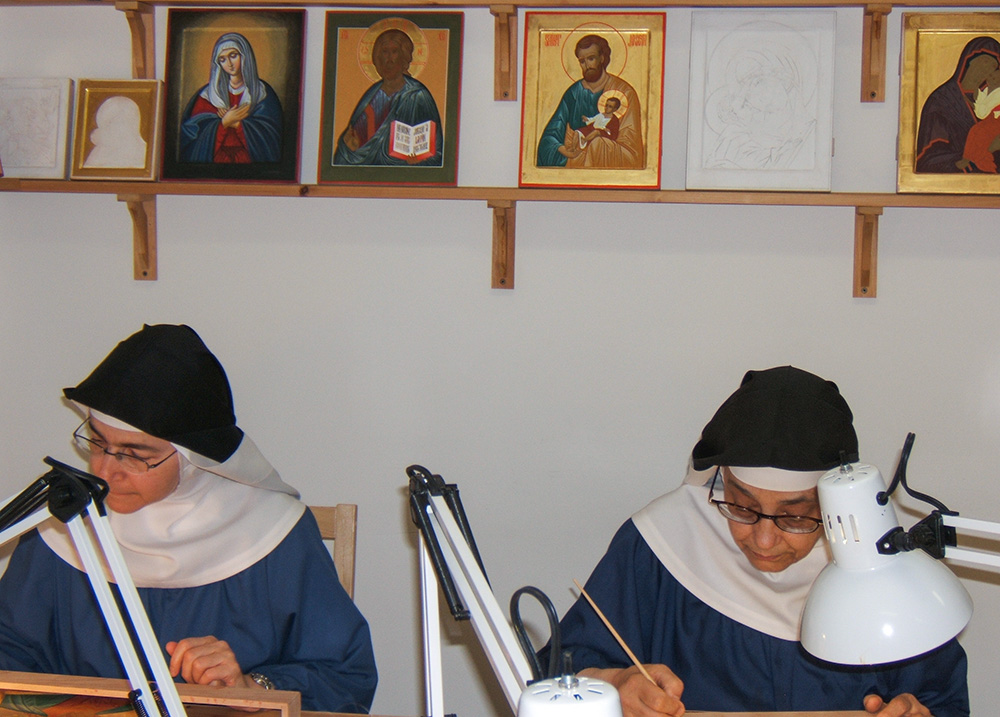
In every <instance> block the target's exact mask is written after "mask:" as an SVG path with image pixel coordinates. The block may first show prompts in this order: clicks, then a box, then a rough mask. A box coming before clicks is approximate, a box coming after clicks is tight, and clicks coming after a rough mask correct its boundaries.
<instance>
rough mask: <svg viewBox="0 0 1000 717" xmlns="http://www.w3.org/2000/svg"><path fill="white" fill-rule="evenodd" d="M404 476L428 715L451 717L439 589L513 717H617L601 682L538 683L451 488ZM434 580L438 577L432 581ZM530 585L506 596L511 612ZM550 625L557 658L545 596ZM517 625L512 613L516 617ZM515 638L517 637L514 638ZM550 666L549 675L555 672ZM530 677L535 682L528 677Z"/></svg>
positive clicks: (418, 474)
mask: <svg viewBox="0 0 1000 717" xmlns="http://www.w3.org/2000/svg"><path fill="white" fill-rule="evenodd" d="M406 474H407V476H408V477H409V491H410V517H411V519H412V520H413V522H414V524H415V525H416V526H417V528H418V531H419V534H420V535H419V543H420V546H419V553H420V578H421V598H422V599H421V603H422V607H423V626H424V679H425V688H426V698H427V712H428V715H429V717H452V716H446V715H445V712H444V696H443V692H444V690H443V674H442V669H441V625H440V618H439V613H438V590H439V588H440V591H441V592H442V593H443V594H444V596H445V598H446V599H447V601H448V606H449V608H450V610H451V613H452V617H454V618H455V619H456V620H468V619H470V618H471V620H472V626H473V629H474V630H475V632H476V636H477V637H478V638H479V642H480V644H481V645H482V647H483V651H484V652H485V653H486V657H487V658H488V659H489V661H490V665H491V666H492V668H493V672H494V673H495V674H496V676H497V679H498V680H499V682H500V686H501V687H502V688H503V691H504V695H505V696H506V697H507V702H508V703H509V705H510V707H511V709H512V710H513V711H515V714H517V715H518V717H622V709H621V701H620V700H619V697H618V691H617V690H616V689H615V688H614V687H613V686H612V685H610V684H608V683H607V682H604V681H603V680H597V679H591V678H587V677H578V676H574V675H572V674H568V672H569V671H568V670H567V671H566V672H567V673H566V674H562V675H561V676H558V677H549V678H545V679H539V678H540V677H542V675H541V674H540V666H539V665H538V664H537V660H536V658H535V654H534V650H532V649H531V645H530V641H528V640H527V636H526V635H525V634H524V632H523V629H519V634H518V635H515V631H514V628H513V627H512V626H511V624H510V623H509V622H508V621H507V619H506V618H505V617H504V615H503V613H502V612H501V610H500V606H499V605H498V604H497V601H496V597H495V596H494V595H493V591H492V589H491V588H490V585H489V582H488V580H487V579H486V573H485V570H484V569H483V563H482V558H481V557H480V555H479V550H478V548H477V547H476V542H475V539H474V538H473V536H472V529H471V527H470V526H469V522H468V520H467V518H466V515H465V510H464V508H463V507H462V502H461V498H460V497H459V494H458V487H457V486H456V485H454V484H446V483H445V482H444V480H443V479H442V478H441V476H439V475H434V474H432V473H431V472H430V471H428V470H427V469H426V468H424V467H423V466H418V465H413V466H410V467H409V468H407V469H406ZM435 576H436V578H437V580H436V581H435ZM523 592H528V593H529V594H533V595H535V596H536V597H539V595H541V593H540V591H538V590H537V588H532V587H530V586H528V587H525V588H521V589H520V590H518V591H517V592H516V593H515V594H514V596H513V597H512V598H511V613H512V614H514V615H516V611H517V599H518V597H519V596H520V595H521V594H522V593H523ZM545 603H547V610H548V612H549V623H550V627H551V628H552V641H551V648H552V653H553V655H557V654H558V653H559V647H558V646H559V644H560V643H559V639H558V627H559V626H558V619H557V618H556V617H555V610H554V609H553V608H551V603H550V602H549V601H548V598H545ZM516 617H517V620H516V622H517V623H518V625H519V627H520V620H519V615H516ZM519 637H520V639H519ZM554 669H555V668H554V661H552V663H550V668H549V671H550V672H551V671H552V670H554ZM533 678H535V679H534V680H533Z"/></svg>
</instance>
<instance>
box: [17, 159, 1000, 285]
mask: <svg viewBox="0 0 1000 717" xmlns="http://www.w3.org/2000/svg"><path fill="white" fill-rule="evenodd" d="M0 191H7V192H43V193H44V192H53V193H70V194H114V195H116V196H117V198H118V199H119V200H120V201H123V202H126V203H127V204H128V207H129V211H130V212H131V214H132V219H133V276H134V278H135V279H141V280H151V279H156V275H157V272H156V197H157V196H160V195H167V196H254V197H304V198H324V197H325V198H341V199H419V200H442V199H444V200H452V201H480V202H484V203H485V204H486V206H487V207H488V208H490V209H492V210H493V259H492V271H491V286H492V287H493V288H494V289H513V288H514V217H515V211H516V208H517V202H588V203H595V202H599V203H607V204H618V203H623V204H626V203H643V204H711V205H738V206H799V207H802V206H807V207H854V208H855V228H854V282H853V287H854V288H853V296H855V297H858V298H874V297H875V296H876V295H877V291H876V287H877V283H876V279H877V258H878V218H879V216H881V214H882V211H883V209H884V208H885V207H891V208H892V207H914V208H917V207H929V208H940V209H1000V196H996V195H968V194H891V193H878V192H746V191H722V190H720V191H709V190H683V189H580V188H575V189H556V188H524V189H522V188H513V187H402V186H399V187H396V186H364V185H327V184H290V183H282V184H268V183H246V184H241V183H235V182H172V181H168V182H114V181H96V180H64V179H18V178H0Z"/></svg>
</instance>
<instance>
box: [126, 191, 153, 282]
mask: <svg viewBox="0 0 1000 717" xmlns="http://www.w3.org/2000/svg"><path fill="white" fill-rule="evenodd" d="M118 201H119V202H125V203H126V204H127V205H128V211H129V214H131V215H132V278H133V279H138V280H143V281H155V280H156V195H154V194H119V195H118Z"/></svg>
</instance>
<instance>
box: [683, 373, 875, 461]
mask: <svg viewBox="0 0 1000 717" xmlns="http://www.w3.org/2000/svg"><path fill="white" fill-rule="evenodd" d="M853 419H854V416H853V414H852V413H851V409H850V407H849V406H848V405H847V401H845V400H844V398H843V397H842V396H841V395H840V391H839V390H838V389H837V384H835V383H834V382H833V381H827V380H825V379H822V378H820V377H819V376H816V375H814V374H811V373H809V372H807V371H803V370H801V369H798V368H795V367H794V366H780V367H777V368H771V369H767V370H764V371H748V372H747V373H746V375H745V376H744V377H743V382H742V384H740V387H739V388H738V389H737V390H736V392H735V393H733V395H732V396H730V397H729V398H727V399H726V401H725V403H723V404H722V406H720V407H719V410H718V411H716V413H715V416H713V417H712V420H711V421H709V422H708V425H707V426H705V429H704V430H703V431H702V434H701V440H700V441H698V443H697V444H696V445H695V447H694V451H693V452H692V458H693V466H694V468H695V469H696V470H705V469H707V468H710V467H712V466H746V467H770V468H783V469H785V470H791V471H818V470H827V469H829V468H834V467H836V466H838V465H840V463H841V460H842V458H843V460H845V461H847V462H855V461H857V460H858V436H857V434H856V433H855V432H854V425H853V423H852V421H853Z"/></svg>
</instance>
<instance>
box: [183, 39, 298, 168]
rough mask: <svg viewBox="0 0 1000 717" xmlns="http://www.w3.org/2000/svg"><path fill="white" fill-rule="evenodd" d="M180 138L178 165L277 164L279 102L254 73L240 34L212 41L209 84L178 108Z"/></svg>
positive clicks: (251, 55)
mask: <svg viewBox="0 0 1000 717" xmlns="http://www.w3.org/2000/svg"><path fill="white" fill-rule="evenodd" d="M180 135H181V137H180V140H181V141H180V159H181V161H183V162H216V163H223V164H248V163H251V162H278V161H280V159H281V137H282V112H281V102H280V101H279V100H278V95H277V93H276V92H275V91H274V88H273V87H271V86H270V85H269V84H268V83H267V82H265V81H264V80H262V79H261V78H260V76H259V75H258V74H257V59H256V57H255V56H254V52H253V47H251V46H250V42H249V41H248V40H247V39H246V38H245V37H244V36H243V35H240V34H239V33H236V32H228V33H226V34H224V35H222V36H221V37H220V38H219V39H218V40H217V41H216V43H215V48H214V49H213V50H212V61H211V71H210V79H209V82H208V84H207V85H205V86H204V87H202V88H201V89H200V90H198V92H197V93H196V94H195V95H194V97H192V98H191V101H190V102H188V105H187V107H186V108H185V109H184V113H183V115H182V117H181V129H180Z"/></svg>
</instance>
